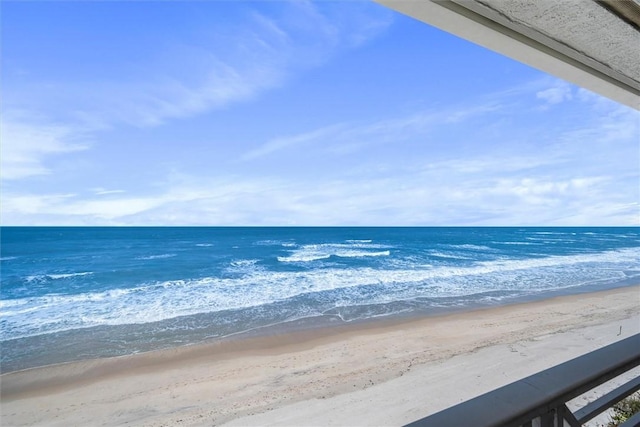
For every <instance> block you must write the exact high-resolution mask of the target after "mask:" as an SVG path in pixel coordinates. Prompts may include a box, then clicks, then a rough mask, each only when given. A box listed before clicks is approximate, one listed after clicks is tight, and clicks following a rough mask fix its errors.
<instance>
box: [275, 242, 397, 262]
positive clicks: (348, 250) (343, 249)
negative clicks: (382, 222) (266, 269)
mask: <svg viewBox="0 0 640 427" xmlns="http://www.w3.org/2000/svg"><path fill="white" fill-rule="evenodd" d="M352 242H353V243H321V244H313V245H303V246H301V247H300V248H298V249H295V250H292V251H291V253H290V255H289V256H279V257H278V261H280V262H312V261H318V260H322V259H328V258H331V257H332V256H336V257H340V258H361V257H377V256H389V255H390V251H389V250H388V248H389V246H388V245H380V244H372V243H370V241H368V242H364V241H352ZM366 249H386V250H383V251H380V250H376V251H374V250H366Z"/></svg>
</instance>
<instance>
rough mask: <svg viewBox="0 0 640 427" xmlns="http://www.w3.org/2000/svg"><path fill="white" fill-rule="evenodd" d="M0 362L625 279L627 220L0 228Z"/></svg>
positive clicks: (497, 299)
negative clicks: (599, 224)
mask: <svg viewBox="0 0 640 427" xmlns="http://www.w3.org/2000/svg"><path fill="white" fill-rule="evenodd" d="M0 237H1V253H0V263H1V264H0V266H1V270H0V277H1V283H0V332H1V342H0V345H1V350H2V351H1V364H0V368H1V369H2V371H3V372H6V371H11V370H17V369H24V368H28V367H33V366H39V365H45V364H51V363H59V362H65V361H70V360H78V359H84V358H94V357H105V356H116V355H124V354H132V353H137V352H142V351H148V350H153V349H158V348H167V347H172V346H177V345H184V344H192V343H197V342H201V341H204V340H211V339H219V338H222V337H230V336H235V335H237V334H242V333H248V332H249V333H254V334H255V333H260V331H265V330H267V328H270V327H277V326H280V327H287V325H288V326H289V327H295V328H305V327H316V326H322V325H330V324H340V323H344V322H354V321H362V320H367V319H371V318H377V317H382V316H407V315H423V314H426V315H428V314H433V313H442V312H446V311H450V310H464V309H470V308H474V307H479V306H488V305H499V304H508V303H512V302H516V301H522V300H533V299H539V298H545V297H549V296H554V295H560V294H571V293H580V292H588V291H594V290H599V289H608V288H614V287H620V286H628V285H632V284H638V283H640V229H639V228H468V227H459V228H458V227H455V228H445V227H436V228H429V227H426V228H415V227H411V228H395V227H394V228H364V227H357V228H352V227H336V228H324V227H323V228H303V227H282V228H278V227H273V228H267V227H194V228H191V227H176V228H173V227H141V228H130V227H127V228H118V227H106V228H101V227H74V228H64V227H4V228H2V229H1V233H0Z"/></svg>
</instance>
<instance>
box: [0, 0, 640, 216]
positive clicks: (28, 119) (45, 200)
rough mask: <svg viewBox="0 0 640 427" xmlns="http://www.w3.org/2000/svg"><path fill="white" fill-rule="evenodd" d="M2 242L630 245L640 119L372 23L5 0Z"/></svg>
mask: <svg viewBox="0 0 640 427" xmlns="http://www.w3.org/2000/svg"><path fill="white" fill-rule="evenodd" d="M1 19H2V22H1V31H2V34H1V36H2V70H1V71H2V106H1V107H2V111H1V112H2V114H1V121H2V122H1V132H2V134H1V138H2V140H1V144H0V149H1V159H0V160H1V162H2V164H1V167H2V169H1V171H2V172H1V178H2V193H1V201H2V211H1V217H0V220H1V222H2V224H3V225H639V224H640V214H639V212H640V206H639V201H640V186H639V185H638V183H639V176H640V165H639V159H640V147H639V146H640V144H639V142H638V140H639V137H640V114H639V113H638V112H636V111H634V110H632V109H630V108H627V107H624V106H622V105H619V104H616V103H615V102H613V101H609V100H607V99H605V98H602V97H600V96H598V95H595V94H593V93H591V92H589V91H586V90H584V89H581V88H578V87H576V86H573V85H571V84H568V83H566V82H564V81H562V80H559V79H557V78H554V77H551V76H549V75H547V74H544V73H542V72H539V71H537V70H535V69H532V68H530V67H527V66H525V65H522V64H520V63H518V62H516V61H513V60H510V59H508V58H505V57H502V56H500V55H498V54H496V53H493V52H490V51H488V50H486V49H483V48H481V47H479V46H476V45H473V44H471V43H469V42H466V41H464V40H461V39H458V38H456V37H454V36H452V35H449V34H447V33H444V32H442V31H439V30H437V29H435V28H432V27H429V26H428V25H425V24H422V23H420V22H417V21H415V20H413V19H411V18H408V17H405V16H402V15H400V14H397V13H395V12H393V11H391V10H388V9H386V8H384V7H382V6H380V5H377V4H375V3H371V2H364V1H348V2H347V1H344V2H315V3H307V2H301V1H297V2H280V1H270V2H227V1H222V2H188V1H185V2H147V1H140V2H120V1H113V2H108V1H107V2H90V1H87V2H80V1H75V2H53V1H52V2H3V5H2V15H1Z"/></svg>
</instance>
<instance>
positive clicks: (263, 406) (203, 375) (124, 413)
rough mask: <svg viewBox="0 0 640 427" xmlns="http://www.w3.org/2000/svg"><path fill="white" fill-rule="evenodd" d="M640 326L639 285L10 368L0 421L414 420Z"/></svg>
mask: <svg viewBox="0 0 640 427" xmlns="http://www.w3.org/2000/svg"><path fill="white" fill-rule="evenodd" d="M638 332H640V286H634V287H626V288H619V289H614V290H609V291H604V292H596V293H589V294H580V295H571V296H563V297H557V298H553V299H549V300H545V301H538V302H531V303H523V304H516V305H510V306H501V307H495V308H489V309H482V310H476V311H472V312H464V313H455V314H448V315H442V316H436V317H426V318H420V319H405V320H379V321H374V322H368V323H363V324H358V325H345V326H342V327H336V328H331V329H323V330H317V331H310V332H309V331H307V332H294V333H290V334H273V335H270V336H264V337H257V338H248V339H243V340H236V341H228V342H215V343H208V344H202V345H196V346H189V347H182V348H175V349H171V350H163V351H156V352H150V353H144V354H138V355H133V356H125V357H118V358H110V359H99V360H89V361H82V362H74V363H68V364H62V365H55V366H48V367H43V368H34V369H30V370H26V371H19V372H13V373H6V374H3V375H2V376H1V377H0V379H1V381H2V382H1V392H2V394H1V401H2V403H1V410H2V412H1V424H2V425H3V426H21V425H53V426H69V425H100V426H114V425H125V424H127V425H142V426H171V425H203V426H204V425H222V424H227V425H234V426H244V425H256V426H257V425H291V426H294V425H296V426H298V425H402V424H404V423H407V422H411V421H414V420H416V419H418V418H421V417H423V416H426V415H428V414H429V413H433V412H437V411H438V410H441V409H444V408H446V407H448V406H450V405H452V404H455V403H458V402H461V401H464V400H466V399H468V398H471V397H473V396H476V395H478V394H482V393H484V392H487V391H490V390H491V389H494V388H496V387H499V386H501V385H504V384H508V383H510V382H512V381H515V380H518V379H520V378H522V377H525V376H527V375H530V374H532V373H535V372H537V371H540V370H542V369H545V368H548V367H551V366H553V365H556V364H558V363H561V362H563V361H566V360H569V359H571V358H574V357H577V356H579V355H581V354H585V353H587V352H589V351H592V350H594V349H597V348H600V347H602V346H605V345H608V344H610V343H613V342H615V341H618V340H620V339H623V338H626V337H628V336H631V335H633V334H636V333H638ZM460 384H465V386H464V387H460Z"/></svg>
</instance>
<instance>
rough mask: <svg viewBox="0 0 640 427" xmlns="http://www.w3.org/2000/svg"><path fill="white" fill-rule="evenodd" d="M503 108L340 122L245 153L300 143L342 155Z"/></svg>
mask: <svg viewBox="0 0 640 427" xmlns="http://www.w3.org/2000/svg"><path fill="white" fill-rule="evenodd" d="M502 108H503V106H502V105H501V104H500V103H498V102H489V103H483V104H479V105H473V106H462V107H460V106H458V107H457V108H456V107H448V108H446V109H441V110H428V111H420V112H417V113H411V114H409V115H406V116H404V117H395V118H391V119H382V120H378V121H372V122H369V123H337V124H332V125H328V126H326V127H322V128H318V129H313V130H310V131H307V132H303V133H300V134H297V135H289V136H282V137H277V138H273V139H270V140H268V141H266V142H265V143H263V144H262V145H260V146H258V147H256V148H254V149H252V150H250V151H248V152H247V153H245V154H244V156H243V159H244V160H254V159H257V158H260V157H263V156H267V155H271V154H275V153H277V152H279V151H283V150H287V149H294V148H298V147H300V146H308V147H313V146H316V147H322V148H323V149H324V150H326V151H332V152H334V153H336V154H340V155H343V154H346V153H352V152H354V151H357V150H360V149H364V148H366V147H369V146H372V145H376V144H381V143H385V142H391V141H393V142H398V141H403V140H407V139H411V138H414V137H416V136H417V135H421V134H425V133H427V132H429V131H430V130H433V129H434V128H441V127H442V126H447V125H453V124H457V123H460V122H462V121H464V120H468V119H472V118H476V117H479V116H482V115H485V114H489V113H491V112H496V111H498V110H500V109H502Z"/></svg>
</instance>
